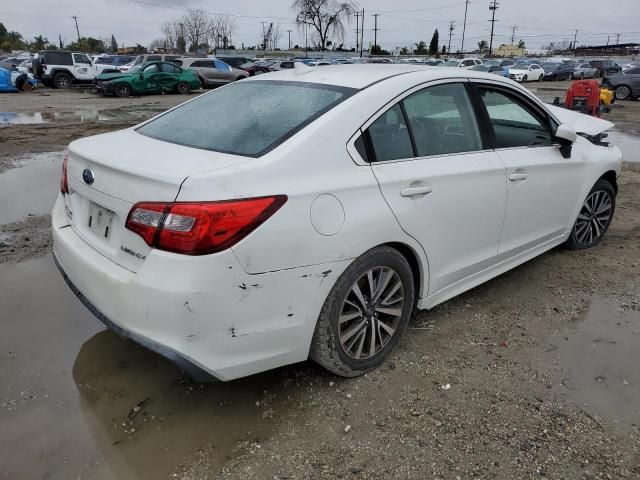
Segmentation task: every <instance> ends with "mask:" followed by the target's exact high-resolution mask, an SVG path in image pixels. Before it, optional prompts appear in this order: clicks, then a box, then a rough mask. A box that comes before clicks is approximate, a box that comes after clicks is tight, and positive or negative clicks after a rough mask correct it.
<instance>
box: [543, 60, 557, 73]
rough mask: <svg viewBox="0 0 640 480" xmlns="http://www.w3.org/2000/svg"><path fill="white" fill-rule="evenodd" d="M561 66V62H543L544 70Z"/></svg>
mask: <svg viewBox="0 0 640 480" xmlns="http://www.w3.org/2000/svg"><path fill="white" fill-rule="evenodd" d="M559 66H560V64H559V63H548V62H547V63H543V64H542V68H543V69H544V70H547V71H549V70H555V69H556V68H558V67H559Z"/></svg>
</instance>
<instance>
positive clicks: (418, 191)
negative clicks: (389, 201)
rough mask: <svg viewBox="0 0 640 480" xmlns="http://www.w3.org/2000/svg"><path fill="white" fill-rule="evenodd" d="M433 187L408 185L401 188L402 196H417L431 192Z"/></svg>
mask: <svg viewBox="0 0 640 480" xmlns="http://www.w3.org/2000/svg"><path fill="white" fill-rule="evenodd" d="M431 191H432V188H431V187H430V186H429V185H421V186H419V187H407V188H403V189H402V190H400V196H401V197H417V196H420V195H426V194H428V193H431Z"/></svg>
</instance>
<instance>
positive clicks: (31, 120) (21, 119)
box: [0, 110, 129, 127]
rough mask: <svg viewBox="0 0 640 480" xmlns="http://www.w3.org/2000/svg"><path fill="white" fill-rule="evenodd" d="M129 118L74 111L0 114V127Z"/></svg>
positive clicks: (115, 114)
mask: <svg viewBox="0 0 640 480" xmlns="http://www.w3.org/2000/svg"><path fill="white" fill-rule="evenodd" d="M126 117H129V114H128V112H124V111H119V112H108V111H102V110H74V111H69V112H35V113H16V112H0V127H6V126H10V125H25V124H39V123H55V122H96V121H106V120H115V119H118V118H126Z"/></svg>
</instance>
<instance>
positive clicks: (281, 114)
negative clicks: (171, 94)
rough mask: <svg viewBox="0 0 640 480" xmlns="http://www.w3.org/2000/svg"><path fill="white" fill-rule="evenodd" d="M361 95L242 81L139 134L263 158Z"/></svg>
mask: <svg viewBox="0 0 640 480" xmlns="http://www.w3.org/2000/svg"><path fill="white" fill-rule="evenodd" d="M356 91H357V90H356V89H352V88H345V87H336V86H330V85H321V84H316V83H305V82H280V81H252V82H238V83H233V84H231V85H228V86H226V87H223V88H220V89H218V90H214V91H213V92H211V93H209V94H207V95H203V96H201V97H199V98H197V99H195V100H193V101H191V102H188V103H186V104H184V105H182V106H180V107H178V108H176V109H175V110H172V111H170V112H168V113H166V114H164V115H162V116H160V117H158V118H156V119H155V120H152V121H151V122H149V123H147V124H146V125H143V126H142V127H140V128H139V129H138V130H137V132H138V133H141V134H143V135H146V136H148V137H152V138H156V139H158V140H164V141H166V142H171V143H177V144H179V145H185V146H188V147H194V148H202V149H204V150H212V151H216V152H223V153H230V154H233V155H244V156H249V157H259V156H261V155H264V154H265V153H267V152H268V151H270V150H272V149H273V148H275V147H277V146H278V145H279V144H280V143H282V142H283V141H284V140H286V139H287V138H289V137H290V136H291V135H293V134H294V133H296V132H297V131H299V130H300V129H302V128H303V127H305V126H306V125H307V124H309V123H310V122H312V121H313V120H315V119H316V118H318V117H319V116H321V115H323V114H324V113H326V112H327V111H329V110H331V109H332V108H333V107H335V106H336V105H337V104H339V103H340V102H342V101H344V100H345V99H347V98H348V97H349V96H351V95H353V94H354V93H355V92H356Z"/></svg>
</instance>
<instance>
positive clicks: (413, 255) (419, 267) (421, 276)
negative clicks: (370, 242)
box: [378, 242, 428, 300]
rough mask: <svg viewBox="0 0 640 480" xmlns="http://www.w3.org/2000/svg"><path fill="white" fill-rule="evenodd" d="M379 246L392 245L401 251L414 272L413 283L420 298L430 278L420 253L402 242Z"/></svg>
mask: <svg viewBox="0 0 640 480" xmlns="http://www.w3.org/2000/svg"><path fill="white" fill-rule="evenodd" d="M378 246H380V247H382V246H387V247H391V248H393V249H394V250H397V251H398V252H400V254H401V255H402V256H403V257H404V258H405V260H407V262H408V263H409V266H410V267H411V273H412V274H413V284H414V288H415V292H416V298H415V299H416V300H418V299H419V298H420V293H421V292H422V287H423V286H426V283H427V279H428V276H427V272H428V269H425V268H424V266H423V264H422V260H421V259H420V256H419V255H418V253H417V252H416V251H415V250H414V249H413V248H412V247H410V246H409V245H407V244H406V243H402V242H390V243H383V244H382V245H378Z"/></svg>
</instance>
